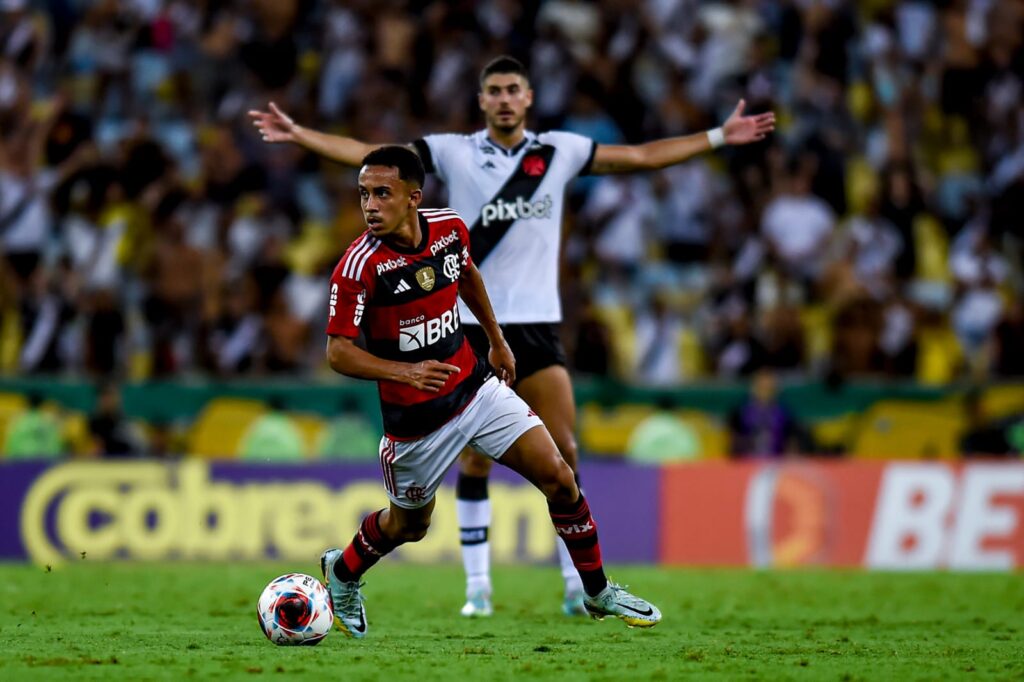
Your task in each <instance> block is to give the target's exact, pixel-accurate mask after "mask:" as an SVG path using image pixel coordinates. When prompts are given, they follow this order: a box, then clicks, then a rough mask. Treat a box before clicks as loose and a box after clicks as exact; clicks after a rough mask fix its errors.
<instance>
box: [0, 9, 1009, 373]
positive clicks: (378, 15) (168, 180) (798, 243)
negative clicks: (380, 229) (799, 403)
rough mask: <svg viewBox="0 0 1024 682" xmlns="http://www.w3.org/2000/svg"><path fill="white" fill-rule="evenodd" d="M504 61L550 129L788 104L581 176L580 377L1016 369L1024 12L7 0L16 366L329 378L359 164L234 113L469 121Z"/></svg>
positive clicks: (609, 132) (381, 122)
mask: <svg viewBox="0 0 1024 682" xmlns="http://www.w3.org/2000/svg"><path fill="white" fill-rule="evenodd" d="M502 52H508V53H510V54H513V55H517V56H519V57H521V58H523V59H524V60H525V61H526V62H527V63H528V64H529V66H530V69H531V73H532V74H533V76H532V85H533V87H534V90H535V100H534V107H533V114H532V115H533V118H532V120H533V121H534V125H533V126H532V127H533V128H534V129H537V130H544V129H552V128H561V129H566V130H571V131H575V132H578V133H581V134H584V135H588V136H591V137H592V138H594V139H595V140H597V141H599V142H602V143H615V142H620V141H630V142H639V141H644V140H646V139H651V138H654V137H656V136H666V135H678V134H686V133H691V132H694V131H698V130H702V129H705V128H709V127H713V126H714V125H717V124H718V123H719V122H720V121H721V120H723V119H724V118H725V116H726V115H727V114H728V112H729V111H731V109H732V107H733V106H735V103H736V101H737V100H738V99H740V98H741V97H743V98H745V99H746V100H747V102H748V110H749V111H754V112H756V111H763V110H767V109H772V110H774V111H775V112H777V115H778V118H779V123H780V125H779V129H778V131H777V132H776V134H774V135H773V136H772V137H771V139H770V140H768V141H766V142H765V143H762V144H757V145H752V146H750V147H745V148H737V149H726V150H722V151H721V152H719V153H715V154H708V155H705V156H702V157H700V158H697V159H694V160H692V161H690V162H688V163H686V164H683V165H680V166H678V167H673V168H670V169H667V170H665V171H662V172H657V173H650V174H643V175H628V176H604V177H586V178H581V179H580V180H579V181H577V183H576V185H575V188H574V190H573V202H572V204H573V205H572V209H571V211H570V212H569V214H568V215H566V218H565V223H566V226H567V228H568V236H567V243H566V249H565V272H564V275H563V289H564V292H563V295H564V302H565V306H564V309H565V310H566V313H567V318H566V321H565V326H564V330H563V334H564V338H565V341H566V343H567V346H568V350H569V353H570V358H571V359H570V362H571V369H572V370H573V371H574V372H577V373H581V374H594V375H601V376H604V375H608V376H614V377H618V378H623V379H626V380H630V381H637V382H641V383H648V384H653V385H667V386H672V385H679V384H681V383H683V382H686V381H690V380H694V379H702V378H715V377H718V378H729V377H737V376H749V375H751V374H752V373H753V372H755V371H757V370H759V369H762V368H770V369H771V370H773V371H774V372H776V373H778V374H780V375H781V376H782V377H799V378H807V377H835V378H839V379H844V378H848V377H865V376H902V377H908V378H916V379H918V380H922V381H926V382H934V383H943V382H946V381H951V380H955V379H958V378H963V377H971V378H973V379H980V378H986V377H993V376H995V377H1002V376H1021V375H1024V354H1021V353H1020V349H1021V348H1024V303H1022V301H1024V296H1022V294H1024V267H1022V261H1024V218H1022V216H1024V2H1021V1H1020V0H1003V1H1001V2H995V1H993V0H936V1H925V0H899V1H890V0H873V1H872V0H869V1H864V2H849V1H846V0H778V1H771V2H769V1H767V0H761V1H758V0H737V1H731V2H697V1H696V0H644V1H643V2H640V3H631V2H624V1H623V0H601V1H600V2H585V1H574V0H550V1H548V2H513V1H511V0H483V1H481V2H465V1H451V2H441V1H433V2H426V1H422V2H414V1H407V2H403V1H400V0H375V1H373V2H371V1H369V0H345V1H344V2H342V1H340V0H335V1H314V0H193V1H185V0H99V1H96V2H87V1H85V0H47V1H40V2H29V1H28V0H0V249H2V254H3V258H2V266H3V272H2V288H0V308H2V311H3V317H2V320H3V324H2V327H0V368H2V370H3V371H4V372H6V373H8V374H19V375H29V374H45V375H51V374H57V375H61V374H72V375H79V376H82V375H85V376H96V377H111V376H120V377H125V378H131V379H143V378H154V377H155V378H160V377H168V376H175V377H180V376H185V375H190V374H191V375H196V374H198V375H201V376H218V377H220V376H227V377H233V376H239V375H243V376H252V375H268V374H277V373H288V374H296V373H299V374H306V375H309V374H314V373H318V372H323V371H325V363H324V360H323V335H322V334H323V325H324V319H325V311H326V309H327V303H326V299H327V286H326V282H327V278H328V275H329V273H330V270H331V268H332V267H333V266H334V264H335V263H336V261H337V258H338V256H339V255H340V254H341V252H342V251H343V249H344V248H345V246H346V245H347V244H348V242H349V241H350V240H351V239H352V238H354V237H355V236H356V235H357V234H358V233H359V232H360V231H361V229H362V219H361V216H360V213H359V207H358V202H357V194H356V191H355V187H354V180H355V174H354V173H353V172H352V171H351V170H349V169H344V168H341V167H339V166H337V165H335V164H332V163H329V162H326V161H323V160H320V159H317V158H314V157H312V156H310V155H308V154H306V153H304V152H302V151H301V150H300V149H298V148H296V147H291V146H281V145H268V144H264V143H262V142H261V141H260V139H259V137H258V136H257V134H256V133H255V131H254V130H252V129H251V126H250V125H249V123H248V121H247V120H246V118H245V115H244V114H245V112H246V111H247V110H248V109H250V108H254V107H263V106H265V104H266V102H267V101H270V100H273V101H275V102H277V103H278V104H279V105H281V106H282V107H283V108H284V109H285V110H287V111H288V112H289V113H290V114H291V115H293V116H294V118H295V119H296V120H298V121H301V122H303V123H304V124H306V125H310V126H313V127H318V128H320V129H324V130H328V131H336V132H343V133H346V134H351V135H356V136H358V137H360V138H362V139H366V140H369V141H381V142H388V141H392V142H394V141H399V142H405V141H411V140H413V139H415V138H417V137H418V136H420V135H422V134H425V133H427V132H431V131H447V130H464V131H471V130H473V129H475V128H477V127H479V126H480V118H479V116H478V112H477V111H476V92H477V89H478V87H477V81H476V78H477V73H478V70H479V67H480V66H481V65H482V63H483V62H485V61H486V60H487V59H489V58H490V57H493V56H494V55H495V54H498V53H502ZM428 196H429V198H428V202H429V203H430V204H434V205H441V204H443V203H444V200H445V199H444V196H443V195H442V194H441V192H440V190H439V189H438V188H437V187H436V186H433V187H432V188H430V191H429V193H428Z"/></svg>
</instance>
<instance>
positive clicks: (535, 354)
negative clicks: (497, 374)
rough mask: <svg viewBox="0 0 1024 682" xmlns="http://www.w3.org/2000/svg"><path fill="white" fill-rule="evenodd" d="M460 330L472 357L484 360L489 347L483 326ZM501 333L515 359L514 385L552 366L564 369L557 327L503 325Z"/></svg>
mask: <svg viewBox="0 0 1024 682" xmlns="http://www.w3.org/2000/svg"><path fill="white" fill-rule="evenodd" d="M463 331H464V333H465V334H466V338H467V339H469V345H471V346H473V350H474V351H476V354H477V355H479V356H480V357H482V358H483V359H484V360H486V359H487V352H488V351H489V350H490V348H491V344H490V343H489V342H488V341H487V334H485V333H484V330H483V327H481V326H480V325H476V324H467V325H465V326H464V327H463ZM501 331H502V333H503V334H505V340H506V341H507V342H508V345H509V348H511V349H512V354H513V355H514V356H516V383H519V382H520V381H522V380H523V379H525V378H526V377H528V376H530V375H531V374H536V373H537V372H539V371H541V370H542V369H546V368H548V367H551V366H553V365H561V366H562V367H565V363H566V358H565V348H563V347H562V340H561V339H560V338H559V336H558V325H556V324H504V325H502V326H501Z"/></svg>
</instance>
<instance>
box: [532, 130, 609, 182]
mask: <svg viewBox="0 0 1024 682" xmlns="http://www.w3.org/2000/svg"><path fill="white" fill-rule="evenodd" d="M540 141H541V142H543V143H545V144H550V145H554V147H555V149H556V150H557V151H558V153H559V154H564V155H565V157H566V158H567V159H568V160H569V167H570V168H572V169H573V172H574V173H575V174H576V175H589V174H590V166H591V165H592V164H593V163H594V154H595V153H597V142H595V141H594V140H592V139H590V138H589V137H584V136H583V135H578V134H576V133H570V132H566V131H564V130H557V131H552V132H550V133H544V134H543V135H541V136H540Z"/></svg>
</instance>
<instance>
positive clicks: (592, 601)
mask: <svg viewBox="0 0 1024 682" xmlns="http://www.w3.org/2000/svg"><path fill="white" fill-rule="evenodd" d="M583 603H584V605H585V606H586V608H587V611H589V612H590V616H591V618H594V619H596V620H602V619H603V618H604V617H605V616H615V617H616V618H618V619H620V620H622V621H623V622H624V623H625V624H626V625H628V626H629V627H631V628H634V627H636V628H652V627H654V626H655V625H657V624H658V623H660V622H661V611H659V610H658V607H656V606H655V605H654V604H652V603H650V602H649V601H647V600H645V599H641V598H640V597H637V596H636V595H633V594H630V593H629V592H627V591H626V590H625V588H623V587H620V586H619V585H616V584H615V583H613V582H609V583H608V585H607V586H606V587H605V588H604V589H603V590H601V593H600V594H598V595H597V596H596V597H586V598H585V599H584V600H583Z"/></svg>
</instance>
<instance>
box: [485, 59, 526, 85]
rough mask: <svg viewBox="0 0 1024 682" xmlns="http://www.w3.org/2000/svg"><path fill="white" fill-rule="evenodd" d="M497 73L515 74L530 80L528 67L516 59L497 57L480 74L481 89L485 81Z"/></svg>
mask: <svg viewBox="0 0 1024 682" xmlns="http://www.w3.org/2000/svg"><path fill="white" fill-rule="evenodd" d="M496 73H514V74H516V75H518V76H522V77H523V78H525V79H526V80H529V78H530V75H529V74H528V73H527V71H526V67H525V66H523V63H522V62H521V61H519V60H518V59H516V58H515V57H512V56H509V55H507V54H503V55H501V56H499V57H495V58H494V59H492V60H491V61H489V62H487V66H485V67H484V68H483V71H481V72H480V87H481V88H483V86H484V81H485V80H487V77H488V76H492V75H494V74H496Z"/></svg>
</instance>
